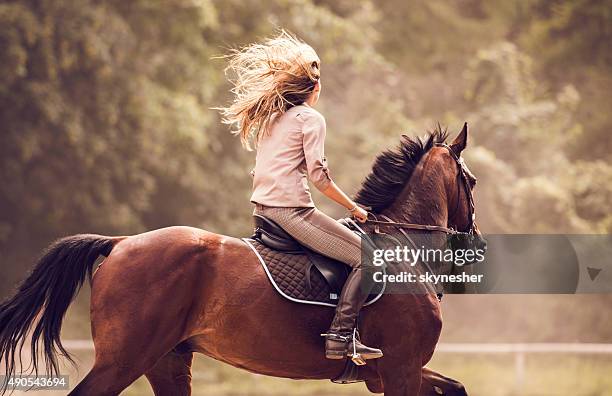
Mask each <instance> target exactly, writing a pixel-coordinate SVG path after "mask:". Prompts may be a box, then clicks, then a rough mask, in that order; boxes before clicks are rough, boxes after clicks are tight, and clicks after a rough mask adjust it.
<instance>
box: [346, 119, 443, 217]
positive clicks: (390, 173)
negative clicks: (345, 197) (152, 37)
mask: <svg viewBox="0 0 612 396" xmlns="http://www.w3.org/2000/svg"><path fill="white" fill-rule="evenodd" d="M447 137H448V133H447V132H446V130H445V129H442V128H441V127H440V125H438V126H437V128H436V129H435V130H434V131H432V132H429V133H428V134H427V135H426V136H425V137H424V138H418V137H417V138H410V137H408V136H406V135H402V140H401V142H400V144H399V146H398V147H397V148H395V149H390V150H387V151H384V152H383V153H382V154H380V155H379V156H378V157H376V159H375V160H374V165H373V166H372V171H371V172H370V174H369V175H368V176H367V177H366V178H365V180H364V182H363V183H362V184H361V188H360V189H359V191H358V192H357V194H356V195H355V202H357V203H359V204H361V205H364V206H369V207H371V208H372V210H373V211H374V212H376V213H378V212H381V211H382V210H384V209H385V208H387V207H389V206H390V205H391V204H392V203H393V201H394V200H395V199H396V198H397V196H398V195H399V194H400V192H401V191H402V190H403V189H404V187H405V186H406V184H407V183H408V182H409V181H410V177H411V176H412V173H413V172H414V169H415V168H416V167H417V165H418V163H419V161H421V158H423V156H424V155H425V154H426V153H427V152H428V151H429V150H430V149H431V148H432V147H433V146H434V145H435V144H436V143H443V142H444V141H445V140H446V138H447Z"/></svg>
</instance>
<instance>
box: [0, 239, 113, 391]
mask: <svg viewBox="0 0 612 396" xmlns="http://www.w3.org/2000/svg"><path fill="white" fill-rule="evenodd" d="M113 246H114V240H113V238H111V237H106V236H101V235H93V234H80V235H74V236H70V237H66V238H62V239H59V240H57V241H56V242H54V243H53V244H52V245H51V246H49V248H48V249H47V251H46V252H45V253H44V254H43V256H42V257H41V258H40V260H39V261H38V263H36V266H35V267H34V269H33V270H32V273H31V274H30V276H29V277H28V278H27V279H26V280H25V281H24V282H23V283H22V284H21V286H20V287H19V291H18V292H17V294H15V296H13V297H12V298H10V299H9V300H7V301H5V302H3V303H2V304H0V359H1V360H3V361H4V363H5V365H6V377H5V378H8V377H10V376H11V375H14V374H15V371H16V367H15V363H16V359H19V361H20V364H21V359H20V355H21V350H22V348H23V344H24V341H25V338H26V337H27V335H28V333H29V331H30V330H31V328H32V327H33V326H34V331H33V333H32V343H31V355H32V366H31V367H32V369H33V371H34V372H38V358H39V351H40V350H41V347H42V352H43V356H44V360H45V372H46V373H47V374H48V375H52V374H53V375H58V374H59V369H58V360H57V355H58V353H59V354H61V355H62V356H64V357H66V358H67V359H68V360H70V362H72V363H73V364H74V361H73V360H72V358H71V357H70V355H69V354H68V352H67V351H66V349H64V347H63V346H62V343H61V341H60V330H61V327H62V320H63V319H64V315H65V314H66V310H68V306H69V305H70V303H71V302H72V300H73V299H74V298H75V297H76V295H77V293H78V291H79V289H80V288H81V286H82V285H83V282H84V281H85V277H86V276H87V277H88V279H91V274H92V267H93V264H94V262H95V261H96V259H97V258H98V257H99V255H101V254H102V255H105V256H108V254H110V252H111V250H112V249H113ZM20 370H23V368H21V367H20ZM17 374H21V373H17ZM5 389H6V383H0V394H2V393H4V392H3V391H4V390H5Z"/></svg>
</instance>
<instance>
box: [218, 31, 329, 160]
mask: <svg viewBox="0 0 612 396" xmlns="http://www.w3.org/2000/svg"><path fill="white" fill-rule="evenodd" d="M226 57H227V58H229V65H228V66H227V68H226V70H225V72H226V75H230V74H233V76H228V79H229V81H230V83H231V84H232V85H233V88H232V90H231V92H232V93H233V94H234V100H233V102H232V103H231V104H230V105H229V106H228V107H222V108H218V110H220V111H221V114H222V115H223V122H224V123H226V124H230V125H232V126H235V128H236V129H235V130H233V133H235V134H237V135H240V141H241V143H242V145H243V146H244V147H245V148H246V149H247V150H252V149H253V145H252V144H251V141H253V142H254V146H255V147H257V144H258V143H259V141H260V140H261V138H262V137H263V136H265V134H266V133H268V132H269V129H270V126H271V123H272V120H273V116H275V115H280V114H283V113H284V112H285V111H287V110H288V109H290V108H291V107H293V106H297V105H299V104H302V103H303V102H304V101H305V100H306V99H307V98H308V96H309V95H310V94H311V93H312V92H313V90H314V87H315V84H316V83H317V81H318V80H319V78H320V76H321V74H320V60H319V57H318V56H317V53H316V52H315V51H314V50H313V49H312V47H310V46H309V45H308V44H306V43H304V42H303V41H301V40H299V39H298V38H296V37H295V36H293V35H291V34H289V33H287V32H286V31H284V30H283V31H281V33H280V34H279V35H278V36H277V37H275V38H270V39H267V40H265V41H264V42H263V43H262V44H250V45H248V46H246V47H244V48H241V49H234V50H232V52H231V53H230V54H229V55H227V56H226Z"/></svg>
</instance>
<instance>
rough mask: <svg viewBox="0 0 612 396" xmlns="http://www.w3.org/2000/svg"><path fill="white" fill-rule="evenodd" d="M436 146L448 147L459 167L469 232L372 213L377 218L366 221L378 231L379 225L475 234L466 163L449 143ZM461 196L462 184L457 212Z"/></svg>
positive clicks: (473, 212) (474, 218) (458, 193)
mask: <svg viewBox="0 0 612 396" xmlns="http://www.w3.org/2000/svg"><path fill="white" fill-rule="evenodd" d="M436 146H438V147H444V148H446V149H448V152H449V153H450V154H451V156H452V157H453V159H454V160H455V163H456V164H457V166H458V167H459V173H458V175H457V177H458V178H459V179H460V180H461V183H460V184H461V185H463V188H464V190H465V193H466V196H467V200H468V211H469V213H468V216H469V228H468V231H467V232H460V231H457V230H455V229H453V228H452V227H444V226H437V225H427V224H416V223H402V222H395V221H393V220H391V219H390V218H389V217H387V216H384V215H381V217H384V218H385V221H382V220H378V219H377V218H376V215H375V214H373V213H370V215H372V216H373V217H374V218H375V220H370V219H367V220H366V223H369V224H374V225H375V231H376V232H378V227H379V226H390V227H395V228H399V229H400V231H402V234H404V232H403V229H410V230H422V231H433V232H443V233H445V234H449V235H455V234H470V235H471V234H474V232H475V224H476V223H475V220H476V213H475V206H474V197H473V195H472V190H471V188H470V185H469V182H468V177H467V174H466V169H465V164H464V162H463V159H461V158H460V157H458V156H457V154H455V152H454V151H453V150H452V148H451V147H450V146H449V145H448V144H446V143H436ZM460 198H461V186H458V188H457V207H456V208H455V212H457V210H458V209H459V202H460Z"/></svg>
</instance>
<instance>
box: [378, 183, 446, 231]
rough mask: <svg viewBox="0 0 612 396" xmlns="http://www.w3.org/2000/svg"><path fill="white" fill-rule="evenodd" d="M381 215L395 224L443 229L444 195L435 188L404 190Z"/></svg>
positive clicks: (442, 191)
mask: <svg viewBox="0 0 612 396" xmlns="http://www.w3.org/2000/svg"><path fill="white" fill-rule="evenodd" d="M430 187H431V186H430ZM383 214H384V215H385V216H388V217H389V218H391V219H392V220H394V221H397V222H403V223H414V224H423V225H435V226H442V227H445V226H446V225H447V223H448V208H447V201H446V195H445V193H444V190H441V189H437V188H428V189H425V188H420V186H417V187H416V188H414V187H413V188H411V189H405V190H404V191H402V193H401V194H399V196H398V198H397V199H396V201H395V202H394V203H393V205H391V206H389V207H388V208H387V209H386V210H384V211H383Z"/></svg>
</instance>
